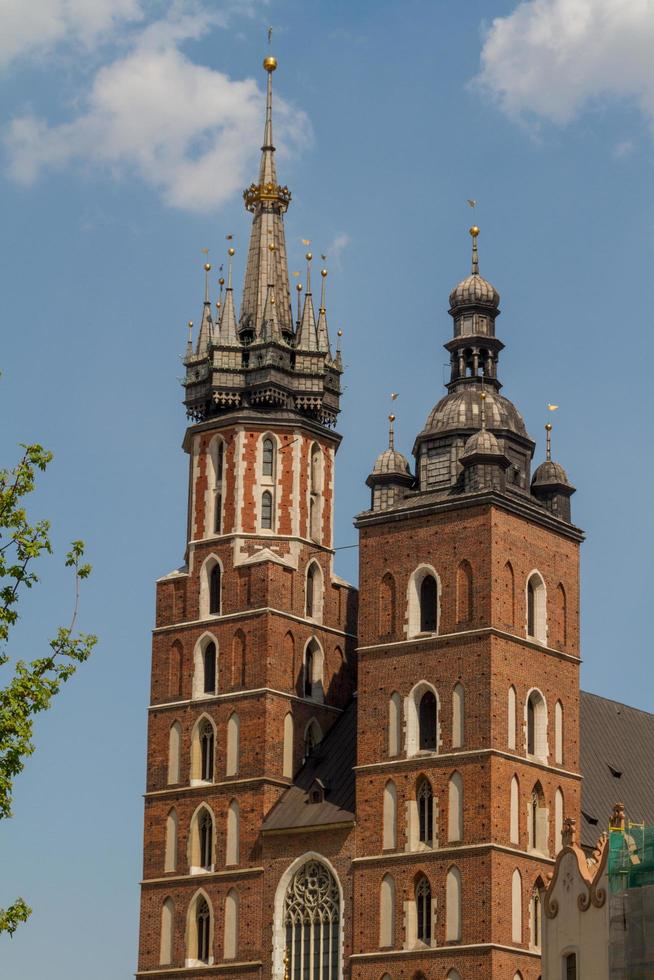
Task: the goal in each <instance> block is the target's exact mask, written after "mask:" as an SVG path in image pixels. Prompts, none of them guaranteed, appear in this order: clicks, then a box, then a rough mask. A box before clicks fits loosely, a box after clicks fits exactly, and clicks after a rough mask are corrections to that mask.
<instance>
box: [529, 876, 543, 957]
mask: <svg viewBox="0 0 654 980" xmlns="http://www.w3.org/2000/svg"><path fill="white" fill-rule="evenodd" d="M529 931H530V936H529V939H530V946H532V947H533V948H534V949H540V944H541V901H540V893H539V891H538V889H537V888H534V891H533V894H532V896H531V902H530V903H529Z"/></svg>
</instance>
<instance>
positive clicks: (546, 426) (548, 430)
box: [545, 422, 552, 432]
mask: <svg viewBox="0 0 654 980" xmlns="http://www.w3.org/2000/svg"><path fill="white" fill-rule="evenodd" d="M545 429H546V431H547V432H551V431H552V423H551V422H547V423H546V424H545Z"/></svg>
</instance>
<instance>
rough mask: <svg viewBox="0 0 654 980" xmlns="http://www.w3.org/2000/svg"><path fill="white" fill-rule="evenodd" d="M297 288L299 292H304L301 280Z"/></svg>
mask: <svg viewBox="0 0 654 980" xmlns="http://www.w3.org/2000/svg"><path fill="white" fill-rule="evenodd" d="M295 288H296V289H297V291H298V293H301V292H302V283H301V282H299V283H298V284H297V286H296V287H295Z"/></svg>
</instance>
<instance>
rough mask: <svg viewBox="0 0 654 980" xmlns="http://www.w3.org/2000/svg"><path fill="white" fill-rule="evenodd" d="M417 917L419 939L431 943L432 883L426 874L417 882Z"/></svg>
mask: <svg viewBox="0 0 654 980" xmlns="http://www.w3.org/2000/svg"><path fill="white" fill-rule="evenodd" d="M416 918H417V930H416V935H417V938H418V941H419V942H421V943H425V945H427V946H429V945H431V885H430V884H429V882H428V881H427V879H426V878H425V877H424V875H423V876H422V877H421V878H419V879H418V882H417V884H416Z"/></svg>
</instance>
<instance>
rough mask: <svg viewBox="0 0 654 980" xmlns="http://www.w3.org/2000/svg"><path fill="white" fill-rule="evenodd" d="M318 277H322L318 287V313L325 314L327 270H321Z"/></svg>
mask: <svg viewBox="0 0 654 980" xmlns="http://www.w3.org/2000/svg"><path fill="white" fill-rule="evenodd" d="M320 275H321V276H322V284H321V287H320V313H326V312H327V307H326V305H325V289H326V286H327V269H321V270H320Z"/></svg>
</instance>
